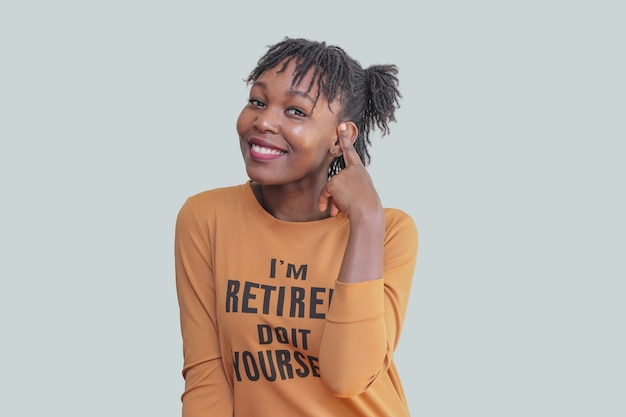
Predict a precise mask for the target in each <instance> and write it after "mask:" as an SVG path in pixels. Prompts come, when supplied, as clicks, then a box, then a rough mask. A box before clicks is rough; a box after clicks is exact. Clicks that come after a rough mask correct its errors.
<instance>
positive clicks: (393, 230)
mask: <svg viewBox="0 0 626 417" xmlns="http://www.w3.org/2000/svg"><path fill="white" fill-rule="evenodd" d="M385 221H386V222H385V230H386V234H387V237H390V236H393V235H397V234H401V235H404V236H406V237H407V238H409V239H411V240H417V226H416V224H415V221H414V220H413V217H411V215H410V214H409V213H407V212H405V211H403V210H401V209H398V208H389V207H386V208H385Z"/></svg>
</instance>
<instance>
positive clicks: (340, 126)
mask: <svg viewBox="0 0 626 417" xmlns="http://www.w3.org/2000/svg"><path fill="white" fill-rule="evenodd" d="M339 130H341V131H342V132H343V131H344V130H346V124H345V123H340V124H339Z"/></svg>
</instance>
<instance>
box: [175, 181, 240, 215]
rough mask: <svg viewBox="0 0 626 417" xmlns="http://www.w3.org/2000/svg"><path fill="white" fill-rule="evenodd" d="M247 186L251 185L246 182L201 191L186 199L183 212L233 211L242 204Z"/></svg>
mask: <svg viewBox="0 0 626 417" xmlns="http://www.w3.org/2000/svg"><path fill="white" fill-rule="evenodd" d="M247 187H248V188H249V185H248V184H247V183H245V184H239V185H231V186H226V187H219V188H213V189H209V190H204V191H200V192H198V193H196V194H193V195H191V196H189V197H188V198H187V199H186V200H185V202H184V203H183V205H182V207H181V212H184V211H191V212H195V213H197V214H199V213H204V214H208V213H217V212H222V213H223V212H228V211H232V210H234V209H235V208H236V207H238V206H241V204H242V201H243V200H244V195H245V192H246V188H247Z"/></svg>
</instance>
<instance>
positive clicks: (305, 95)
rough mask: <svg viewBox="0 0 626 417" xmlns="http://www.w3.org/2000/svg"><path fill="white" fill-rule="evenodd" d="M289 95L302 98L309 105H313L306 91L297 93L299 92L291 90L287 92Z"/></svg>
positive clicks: (313, 101)
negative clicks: (308, 102) (309, 103)
mask: <svg viewBox="0 0 626 417" xmlns="http://www.w3.org/2000/svg"><path fill="white" fill-rule="evenodd" d="M289 95H292V96H298V97H302V98H305V99H307V100H309V101H310V102H311V103H315V100H313V98H312V97H311V96H310V95H309V93H307V92H306V91H299V90H293V89H291V90H289Z"/></svg>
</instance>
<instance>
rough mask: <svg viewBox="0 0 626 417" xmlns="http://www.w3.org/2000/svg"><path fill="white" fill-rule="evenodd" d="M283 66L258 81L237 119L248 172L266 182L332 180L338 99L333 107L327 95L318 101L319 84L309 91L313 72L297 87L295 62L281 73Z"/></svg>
mask: <svg viewBox="0 0 626 417" xmlns="http://www.w3.org/2000/svg"><path fill="white" fill-rule="evenodd" d="M281 65H282V64H279V65H277V66H276V67H274V68H271V69H269V70H266V71H265V72H264V73H263V74H261V76H260V77H259V78H258V80H257V81H256V82H254V84H252V87H251V88H250V95H249V100H248V104H247V105H246V106H245V107H244V108H243V110H242V111H241V114H240V115H239V118H238V119H237V133H238V134H239V140H240V145H241V152H242V154H243V159H244V161H245V164H246V171H247V173H248V176H249V177H250V179H252V180H253V181H255V182H258V183H260V184H263V185H287V184H294V185H298V186H299V187H298V188H303V187H316V188H317V187H319V186H321V184H323V183H325V182H326V180H327V176H328V166H329V165H330V163H331V162H332V159H333V158H332V156H331V155H330V153H329V151H330V149H331V148H332V147H333V144H334V143H335V142H336V141H337V131H336V128H337V123H338V121H337V118H336V114H337V111H338V107H337V105H336V103H335V102H333V103H332V105H331V106H330V108H329V106H328V101H327V99H326V97H325V96H324V95H320V97H319V98H318V99H317V103H315V99H316V95H317V90H318V88H317V86H314V87H313V88H312V89H311V91H309V92H308V93H307V91H306V90H307V87H308V86H309V84H310V82H311V77H312V71H310V72H309V73H308V74H307V75H306V76H305V77H304V78H303V79H302V81H301V83H300V84H299V85H296V86H294V87H293V88H292V86H291V80H292V74H293V69H294V67H295V64H294V63H293V62H291V63H290V64H289V65H288V66H287V68H286V69H285V71H283V72H281V73H277V70H278V69H279V68H280V67H281ZM314 106H315V107H314ZM331 109H332V111H331Z"/></svg>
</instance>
